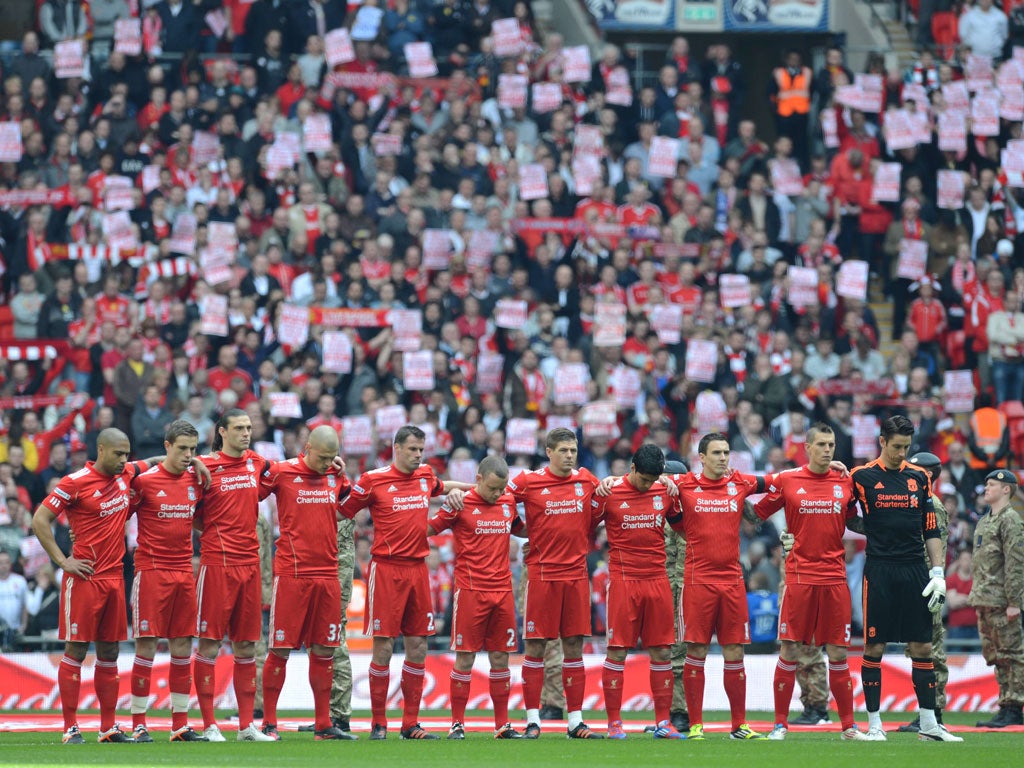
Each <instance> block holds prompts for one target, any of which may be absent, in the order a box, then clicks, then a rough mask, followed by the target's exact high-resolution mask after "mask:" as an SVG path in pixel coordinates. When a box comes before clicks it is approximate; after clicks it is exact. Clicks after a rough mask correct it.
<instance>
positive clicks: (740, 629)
mask: <svg viewBox="0 0 1024 768" xmlns="http://www.w3.org/2000/svg"><path fill="white" fill-rule="evenodd" d="M682 621H683V640H684V642H687V643H697V644H698V645H707V644H709V643H710V642H711V636H712V635H715V634H717V635H718V644H719V645H746V644H747V643H749V642H750V615H749V613H748V611H747V592H746V589H744V587H743V583H742V582H737V583H735V584H687V585H685V586H684V587H683V615H682Z"/></svg>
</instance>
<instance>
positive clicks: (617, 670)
mask: <svg viewBox="0 0 1024 768" xmlns="http://www.w3.org/2000/svg"><path fill="white" fill-rule="evenodd" d="M625 670H626V665H625V664H624V663H623V662H621V661H612V660H611V659H605V660H604V667H603V668H602V669H601V687H602V688H603V689H604V710H605V712H606V713H607V714H608V722H609V723H614V722H615V721H616V720H621V719H622V684H623V683H624V682H625V680H626V671H625Z"/></svg>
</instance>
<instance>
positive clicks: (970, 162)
mask: <svg viewBox="0 0 1024 768" xmlns="http://www.w3.org/2000/svg"><path fill="white" fill-rule="evenodd" d="M132 5H134V4H130V3H129V2H127V0H91V2H89V3H84V2H81V0H44V2H42V3H41V7H40V11H39V27H38V30H37V31H32V32H28V33H27V34H25V36H24V38H23V40H22V41H21V46H20V50H19V51H18V52H17V53H16V54H15V55H12V56H10V57H8V58H7V59H6V60H4V61H3V62H2V66H0V73H2V81H3V96H2V101H0V130H2V133H0V161H2V162H0V176H2V178H0V184H2V186H3V189H2V190H0V238H2V239H0V254H2V261H0V265H2V269H3V275H2V281H3V284H2V291H3V293H2V295H0V301H2V307H0V323H2V325H0V333H2V334H3V337H2V338H0V347H2V348H3V351H4V354H3V355H0V358H2V359H0V382H2V383H0V409H2V414H3V417H2V418H3V424H2V428H3V436H2V438H0V492H2V496H0V500H2V504H3V506H2V508H0V510H2V512H0V513H2V525H0V585H12V584H13V586H7V587H4V588H3V589H0V596H2V597H3V600H2V601H0V607H3V609H4V614H3V615H2V616H0V620H2V622H3V624H4V625H6V632H7V635H6V636H5V640H6V642H8V643H14V642H15V640H14V635H16V634H24V635H29V636H38V635H43V636H46V634H47V633H48V632H49V633H52V631H53V630H55V628H56V621H57V615H56V613H57V612H56V601H55V595H56V590H57V584H58V582H59V574H57V575H55V573H54V571H53V569H52V566H51V564H50V562H49V558H48V557H47V556H46V555H45V553H44V552H43V551H42V549H41V548H40V547H39V545H38V542H37V541H35V540H34V537H33V536H32V535H31V533H30V520H31V515H32V512H33V510H34V509H35V508H36V507H37V506H38V505H39V503H40V502H41V501H42V500H43V499H44V498H45V497H46V495H47V494H48V493H49V492H50V491H52V489H53V488H54V487H55V486H56V485H57V483H58V482H59V481H60V480H61V478H63V477H64V476H66V475H67V474H69V473H71V472H73V471H75V470H77V469H79V468H81V467H82V466H83V465H84V464H85V462H86V461H87V460H89V459H91V458H94V457H95V455H96V439H97V435H98V434H99V433H100V431H102V430H104V429H106V428H109V427H117V428H119V429H121V430H122V431H124V432H125V433H126V434H127V435H128V436H129V437H130V438H131V445H132V450H133V455H134V456H137V457H140V458H144V457H149V456H152V455H157V454H160V453H163V443H164V429H165V428H166V426H167V425H168V424H169V423H170V422H171V421H173V420H174V419H176V418H179V417H180V418H182V419H185V420H187V421H189V422H191V423H192V424H193V425H194V426H195V427H196V429H197V430H198V432H199V450H200V451H201V452H206V451H208V450H209V449H210V445H211V443H212V441H213V439H214V434H215V431H214V423H215V422H216V421H217V419H218V418H219V417H220V416H221V414H223V413H224V411H226V410H228V409H231V408H236V407H237V408H241V409H243V410H244V411H245V412H246V413H247V414H248V415H249V417H250V419H251V421H252V424H253V437H252V441H253V447H254V448H255V449H256V450H257V451H258V452H259V453H260V454H261V455H263V456H264V457H266V458H269V459H279V458H286V457H288V458H290V457H294V456H296V455H297V454H298V453H299V451H300V450H301V449H302V446H303V445H304V444H305V443H306V439H307V437H308V434H309V432H310V431H311V430H312V429H314V428H315V427H317V426H321V425H329V426H332V427H334V428H336V430H337V431H338V432H339V434H340V436H341V454H342V455H343V456H344V458H345V460H346V461H347V463H348V468H349V471H350V474H352V475H353V476H355V475H357V474H358V473H359V472H360V471H363V470H366V469H370V468H373V467H375V466H383V465H384V464H386V463H387V462H388V461H389V460H390V458H391V457H390V451H391V438H392V436H393V435H394V433H395V431H396V429H397V428H398V427H399V426H401V425H403V424H406V423H410V424H413V425H416V426H418V427H420V428H421V429H423V430H424V432H425V433H426V436H427V438H426V446H427V448H426V450H427V461H428V463H429V464H430V465H431V466H432V467H433V468H434V469H435V470H436V472H437V473H438V474H439V475H441V476H442V477H444V478H445V479H449V478H450V479H452V480H461V481H466V482H472V480H473V477H474V475H475V468H476V466H477V463H478V462H479V461H481V460H483V459H484V458H485V457H487V456H489V455H497V456H507V457H508V460H509V465H510V473H511V475H512V477H513V478H514V477H515V475H516V474H517V473H518V472H521V471H523V470H525V469H532V468H537V467H539V466H541V465H542V464H543V463H544V461H545V459H544V451H543V435H544V434H545V433H546V432H548V431H549V430H551V429H553V428H557V427H569V428H570V429H573V430H578V432H579V435H580V438H581V440H580V455H579V463H580V465H581V466H583V467H586V468H588V469H590V470H591V471H593V472H594V474H595V475H596V476H597V477H605V476H607V475H623V474H626V473H627V472H628V470H629V462H630V457H631V456H632V455H633V454H634V452H635V451H636V450H637V449H638V448H639V447H640V446H641V445H643V444H645V443H653V444H654V445H656V446H658V447H659V448H660V449H661V450H662V452H663V453H664V455H665V457H666V458H667V459H669V460H684V461H686V462H687V463H689V464H690V465H691V466H692V465H693V464H694V463H695V458H696V439H695V437H697V438H699V436H700V435H703V434H705V433H707V432H712V431H723V432H725V433H727V434H728V435H729V438H730V441H731V442H730V445H731V448H732V462H733V466H734V467H736V468H738V469H741V470H743V471H747V472H756V473H758V474H761V473H765V472H772V471H778V470H781V469H783V468H787V467H793V466H798V465H802V464H804V463H806V461H807V454H806V451H805V448H804V441H805V438H806V434H807V430H808V428H809V427H810V425H811V424H812V423H814V422H817V421H821V422H824V423H826V424H828V425H830V426H831V427H832V428H833V429H834V432H835V435H836V439H837V446H836V459H838V460H841V461H843V462H844V463H845V464H846V465H848V466H849V467H853V466H855V465H857V464H861V463H863V462H864V461H866V460H870V459H872V458H874V457H875V456H876V455H877V450H878V445H877V439H876V437H877V429H878V423H879V421H880V420H881V419H884V418H885V417H887V416H890V415H892V414H897V413H899V414H905V415H906V416H908V417H909V418H910V419H911V421H912V422H913V423H914V425H915V427H916V433H915V437H914V443H913V446H912V447H911V452H912V453H914V452H920V451H929V452H932V453H934V454H935V455H937V456H938V457H939V458H940V460H941V461H942V463H943V470H942V474H941V477H940V480H939V481H938V482H937V483H936V487H935V490H936V493H937V495H938V496H940V497H941V499H942V501H943V502H944V504H945V505H946V507H947V509H948V510H949V513H950V523H949V555H948V566H949V570H950V574H951V576H950V578H951V579H953V578H954V575H955V577H956V579H958V581H957V582H956V583H957V584H958V585H959V587H952V586H951V590H952V592H959V594H960V595H961V596H963V595H965V594H966V592H965V591H964V590H966V591H969V586H970V573H971V567H970V550H971V541H972V530H973V525H974V523H975V521H976V520H977V517H978V513H979V511H980V510H979V504H980V495H979V494H980V490H981V484H982V482H983V480H984V477H985V475H986V474H988V472H990V471H991V470H993V469H996V468H1000V467H1007V466H1012V465H1013V464H1014V461H1015V459H1019V457H1020V456H1021V449H1022V448H1024V443H1022V441H1021V440H1020V439H1019V438H1020V437H1021V434H1022V432H1024V407H1022V406H1021V405H1020V400H1021V398H1022V395H1024V364H1022V361H1021V356H1022V352H1024V330H1022V329H1024V313H1022V309H1024V238H1019V237H1018V232H1019V231H1020V229H1021V227H1024V207H1022V206H1021V204H1020V202H1019V201H1018V197H1019V193H1020V189H1021V188H1022V187H1024V178H1022V173H1024V148H1022V147H1024V138H1022V137H1021V125H1022V120H1024V103H1018V102H1016V101H1015V100H1014V99H1012V98H1010V97H1009V96H1008V94H1010V93H1012V92H1013V90H1014V89H1016V90H1017V91H1018V92H1020V91H1021V83H1022V82H1024V54H1022V52H1021V49H1019V48H1015V47H1014V46H1013V42H1014V41H1015V40H1016V38H1017V37H1019V35H1020V30H1019V29H1018V28H1017V27H1015V26H1014V25H1013V24H1008V23H1007V17H1006V16H1005V15H1004V14H1002V12H1001V11H999V9H998V8H995V9H994V10H992V9H991V3H989V2H988V0H979V8H972V9H970V10H965V13H964V16H963V18H962V20H961V21H960V27H959V38H960V39H959V40H958V41H957V40H954V41H953V44H952V45H949V46H943V45H937V46H934V47H932V46H929V47H927V48H925V49H923V50H922V52H921V54H920V57H919V58H918V60H917V61H916V62H915V64H914V65H913V66H912V67H911V68H910V69H908V70H907V71H892V70H891V71H887V70H886V64H885V59H884V58H883V57H882V56H881V55H877V56H871V57H870V58H869V61H868V64H867V67H866V68H865V71H864V72H858V73H853V72H852V71H850V69H849V68H848V67H847V66H846V64H845V63H844V52H843V50H842V48H840V47H832V48H829V49H828V50H827V53H826V55H825V64H824V66H822V67H821V68H820V69H818V71H812V70H811V69H810V68H809V67H808V64H807V61H806V57H802V56H801V54H800V53H799V52H795V51H794V52H790V53H788V54H786V55H785V56H784V57H783V59H782V60H781V61H780V62H779V63H778V66H777V67H776V68H775V69H774V70H773V71H771V72H768V71H761V72H750V71H744V69H743V67H742V66H741V65H740V63H739V62H738V61H736V59H735V58H734V57H733V52H732V51H731V50H730V47H729V46H728V45H726V44H724V43H721V42H714V41H712V43H711V44H710V45H707V46H706V47H705V48H704V49H703V50H702V51H701V52H700V53H699V54H698V53H696V52H695V51H691V49H690V46H689V44H688V41H687V40H686V39H685V38H683V37H677V38H675V39H674V40H673V41H672V42H671V44H670V45H669V46H667V47H666V49H665V52H664V59H663V61H658V62H650V61H647V62H644V63H645V64H646V65H647V66H648V68H652V69H655V70H657V77H656V80H652V81H650V82H636V81H634V80H633V79H632V73H633V72H634V70H635V69H636V64H637V63H636V61H635V60H634V59H633V58H632V57H634V56H635V52H633V51H630V50H625V51H623V50H620V49H619V48H617V47H616V46H614V45H607V46H605V47H604V49H603V50H602V51H601V52H600V55H599V56H595V57H594V59H593V60H592V61H591V59H590V57H589V55H587V53H586V52H585V51H584V50H581V49H580V48H578V47H567V46H564V45H563V41H562V39H561V38H560V36H559V35H558V34H556V33H546V34H545V33H542V32H541V31H540V30H539V29H538V28H537V25H536V24H535V23H534V21H533V18H532V15H531V9H530V5H529V3H528V2H526V1H525V0H517V1H516V2H509V1H508V0H505V2H496V3H485V2H482V1H478V2H473V3H471V2H463V1H462V0H445V2H442V3H438V4H436V5H429V4H427V3H423V2H409V0H396V2H394V3H388V4H387V7H379V5H378V3H376V2H370V1H369V0H368V1H367V2H364V3H363V4H361V5H353V6H349V7H346V6H345V4H344V3H341V2H338V0H323V1H321V0H295V1H294V2H275V1H274V0H256V2H254V3H245V2H227V3H223V4H221V3H219V2H201V3H195V4H193V3H191V2H187V3H182V2H181V1H180V0H178V1H177V2H175V1H173V0H162V1H161V2H158V3H148V2H147V3H143V8H142V10H141V12H139V11H138V9H134V11H133V13H132V14H130V13H129V9H130V7H131V6H132ZM993 13H994V14H995V15H996V16H1001V17H1002V21H1001V22H1000V21H999V19H996V18H994V17H993V16H992V14H993ZM133 14H134V15H135V16H138V17H139V18H138V21H132V20H131V17H132V15H133ZM978 14H983V16H984V18H983V19H982V20H981V21H978V20H976V19H974V16H976V15H978ZM971 20H974V22H973V23H972V22H971ZM989 20H991V21H992V23H991V24H990V25H988V21H989ZM923 27H924V25H922V28H923ZM928 42H929V44H930V43H932V42H938V41H928ZM1000 93H1002V97H1003V98H1002V101H1001V102H1000V99H999V94H1000ZM1018 95H1019V93H1018ZM761 102H765V103H770V104H771V111H772V112H773V113H774V116H775V118H776V124H774V125H772V124H758V123H755V122H754V121H753V120H752V119H750V115H751V114H753V113H754V112H755V110H752V109H751V108H750V106H751V105H752V104H755V103H761ZM871 300H874V301H882V302H884V303H886V304H891V306H892V307H893V317H892V321H891V323H886V322H884V321H882V322H880V321H879V320H878V319H877V318H876V317H875V314H874V312H873V311H872V309H871V307H870V306H869V301H871ZM890 334H891V339H892V343H890V339H889V338H887V337H888V336H889V335H890ZM950 372H954V374H955V375H953V376H948V375H947V374H949V373H950ZM963 372H966V373H965V374H964V373H963ZM961 374H963V375H961ZM264 513H265V514H266V515H268V517H270V519H271V520H273V515H274V511H273V508H272V507H270V506H267V507H265V508H264ZM55 531H56V535H57V541H58V543H60V544H61V546H62V548H63V549H64V551H65V553H69V552H70V541H69V539H68V531H67V529H66V527H63V526H62V525H61V524H60V523H59V522H58V523H56V524H55ZM779 532H780V531H779V530H778V529H777V528H775V527H773V526H772V525H771V523H770V522H769V523H766V524H764V525H763V526H761V527H760V528H756V527H755V526H753V525H751V524H748V523H745V524H744V528H743V530H742V532H741V545H742V549H741V552H742V562H743V566H744V572H745V575H746V578H747V581H748V588H749V589H751V590H755V589H756V590H764V591H768V592H773V591H775V590H777V587H778V583H779V579H780V564H781V562H782V548H781V546H780V543H779ZM355 535H356V571H357V576H364V577H365V576H366V573H367V568H368V561H369V549H370V545H371V543H372V541H373V537H374V529H373V526H372V524H371V523H370V521H369V518H368V516H367V515H366V513H365V512H363V513H361V514H360V515H359V516H358V517H357V525H356V534H355ZM134 543H135V542H134V539H133V533H132V532H129V551H131V549H132V548H133V546H134ZM605 546H606V543H605V542H604V541H603V539H602V538H599V539H598V540H596V541H595V542H594V545H593V551H592V553H591V555H590V556H589V557H588V567H589V570H590V572H591V576H592V578H593V580H594V582H595V583H597V582H599V581H600V580H602V579H607V564H606V562H605V551H606V550H605V549H604V547H605ZM862 549H863V547H862V546H861V545H860V544H858V542H857V541H856V540H855V538H853V539H851V541H850V542H849V543H848V547H847V550H848V556H847V561H848V572H849V573H850V574H851V583H856V582H857V581H858V580H859V577H858V574H859V571H858V568H861V567H862V563H863V551H862ZM452 557H453V552H452V547H451V544H450V543H447V542H446V541H445V540H443V539H442V540H440V541H439V542H438V543H437V546H436V551H433V552H432V556H431V557H430V558H429V560H428V563H429V566H430V568H431V583H432V588H433V590H432V591H433V595H434V597H433V599H434V601H435V611H436V613H437V614H438V615H439V616H444V615H446V614H447V613H449V611H450V599H451V595H450V592H451V584H452V569H453V566H452V562H451V561H452ZM518 567H519V565H518V562H514V564H513V568H514V570H515V571H516V572H518ZM126 572H130V569H128V570H127V571H126ZM9 573H13V574H14V575H13V576H12V575H9ZM18 574H23V575H24V577H25V578H27V579H28V583H26V582H25V581H21V582H18V581H17V579H20V578H21V577H20V576H18ZM12 580H14V581H12ZM29 584H30V585H31V586H29ZM858 589H859V587H858ZM593 592H594V595H595V598H594V600H595V604H594V606H593V616H592V623H593V627H592V628H593V630H594V633H595V634H598V635H599V634H601V633H602V631H603V626H604V625H603V610H604V607H603V605H602V602H601V597H600V596H601V595H603V591H602V590H600V589H596V588H595V589H594V590H593ZM16 593H17V594H16ZM858 605H859V599H858V598H857V595H856V594H855V595H854V600H853V607H854V622H855V624H857V623H858V622H859V621H860V619H858V617H857V613H856V611H857V606H858ZM11 606H15V607H14V608H12V607H11ZM950 607H951V609H953V610H951V611H950V615H949V623H950V629H951V637H958V638H963V639H970V638H972V637H976V634H977V633H976V628H975V627H974V624H975V621H976V620H975V619H974V617H973V615H972V614H973V611H971V610H970V609H967V608H965V605H964V604H963V603H962V602H961V603H960V604H957V603H956V602H955V598H952V597H951V599H950ZM954 621H955V622H956V623H955V624H954ZM954 627H955V628H956V633H953V632H952V630H953V628H954ZM855 631H856V630H855ZM51 636H52V635H51ZM765 639H766V640H771V639H773V638H772V637H769V638H765Z"/></svg>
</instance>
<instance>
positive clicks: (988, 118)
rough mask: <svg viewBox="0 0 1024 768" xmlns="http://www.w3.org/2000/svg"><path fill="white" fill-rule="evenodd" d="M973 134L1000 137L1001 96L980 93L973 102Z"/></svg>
mask: <svg viewBox="0 0 1024 768" xmlns="http://www.w3.org/2000/svg"><path fill="white" fill-rule="evenodd" d="M971 133H973V134H974V135H975V136H998V135H999V94H998V93H996V92H995V91H988V92H986V93H979V94H978V95H977V96H975V97H974V99H973V101H971Z"/></svg>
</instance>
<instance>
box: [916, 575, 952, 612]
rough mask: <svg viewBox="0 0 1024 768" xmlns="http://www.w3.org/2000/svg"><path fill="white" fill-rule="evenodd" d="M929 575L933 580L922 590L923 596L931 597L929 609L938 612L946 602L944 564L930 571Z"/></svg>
mask: <svg viewBox="0 0 1024 768" xmlns="http://www.w3.org/2000/svg"><path fill="white" fill-rule="evenodd" d="M928 575H929V576H931V580H930V581H929V582H928V584H927V586H925V588H924V591H922V592H921V596H922V597H927V598H929V599H928V610H929V611H931V612H932V613H938V612H939V611H941V610H942V604H943V603H944V602H946V573H945V571H944V570H943V569H942V566H939V565H937V566H935V567H934V568H932V569H931V571H929V573H928Z"/></svg>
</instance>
